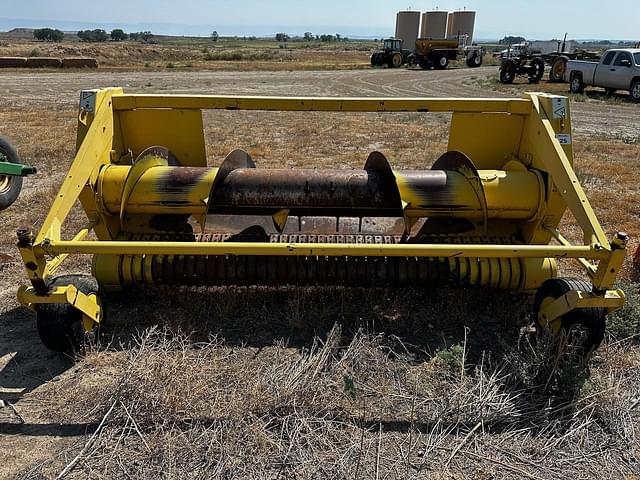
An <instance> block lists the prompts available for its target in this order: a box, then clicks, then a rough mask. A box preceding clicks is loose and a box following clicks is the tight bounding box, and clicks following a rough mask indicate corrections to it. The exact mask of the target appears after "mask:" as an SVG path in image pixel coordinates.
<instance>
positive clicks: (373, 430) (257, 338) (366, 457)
mask: <svg viewBox="0 0 640 480" xmlns="http://www.w3.org/2000/svg"><path fill="white" fill-rule="evenodd" d="M495 73H496V72H495V70H494V69H482V70H480V71H474V72H473V73H472V75H477V76H479V77H483V76H484V77H485V78H489V77H490V76H491V75H494V74H495ZM438 75H441V76H440V77H438ZM469 75H470V74H469V73H467V72H464V71H460V72H457V71H456V72H406V71H399V72H388V71H378V72H369V71H363V72H354V73H352V72H335V73H328V72H299V73H297V74H295V75H294V74H287V75H282V76H278V75H276V74H274V75H271V74H259V73H255V74H254V73H239V74H215V73H212V74H199V73H197V72H194V73H185V72H175V73H171V72H169V73H164V72H163V73H162V74H154V73H145V72H138V73H128V74H123V75H121V76H120V75H118V74H106V75H103V76H98V74H92V73H70V74H68V75H65V74H51V73H32V74H23V73H10V74H4V75H0V85H1V86H3V87H5V89H6V91H8V92H10V95H9V96H8V98H3V99H2V100H0V102H3V103H4V107H3V108H2V109H0V132H1V133H2V134H3V135H6V136H8V137H9V138H10V139H11V140H12V141H13V142H14V143H15V145H16V146H17V148H18V149H19V151H20V153H21V154H22V156H23V158H24V160H25V161H26V162H28V163H31V164H34V165H36V166H37V167H38V168H39V172H40V173H39V174H38V175H37V176H36V177H33V178H31V179H28V180H27V181H25V189H24V190H23V194H22V196H21V197H20V199H19V201H18V202H17V203H16V204H15V205H14V207H13V208H12V209H11V210H9V211H7V212H3V214H2V220H3V228H2V230H0V256H2V259H3V262H2V266H0V274H1V279H0V369H1V370H0V399H2V400H4V401H5V402H9V403H11V405H13V406H14V407H15V410H14V409H12V408H11V407H9V406H7V407H5V408H2V409H1V410H0V437H1V438H2V443H3V445H4V447H3V451H2V452H3V453H1V454H0V459H1V460H2V461H0V477H3V478H4V477H7V478H15V477H18V478H19V477H22V478H50V477H55V476H56V475H57V474H58V473H60V472H61V471H62V470H63V469H64V468H65V466H69V465H72V466H73V469H72V471H71V473H70V474H69V478H87V477H88V478H114V477H116V478H129V477H133V478H152V477H158V476H164V477H168V478H209V477H225V478H226V477H229V478H231V477H233V478H278V477H282V478H291V477H297V478H374V477H375V478H400V477H402V478H562V477H565V478H569V477H570V478H637V477H638V474H639V472H640V464H639V463H638V456H639V455H640V451H639V449H638V437H637V434H638V432H637V430H638V428H639V427H640V422H639V418H640V413H639V398H638V393H637V392H638V391H639V390H640V350H639V349H638V344H637V342H636V340H637V337H636V338H635V339H634V338H629V337H632V336H633V335H636V334H637V333H638V325H637V322H638V318H637V315H638V311H640V305H639V303H640V302H639V301H638V297H637V294H636V295H630V297H631V303H632V306H631V307H630V308H628V309H627V310H625V312H624V314H622V315H618V316H617V317H616V318H615V319H613V320H612V324H611V328H610V332H609V335H608V340H607V342H606V344H605V345H603V347H601V349H600V350H598V352H597V353H596V354H595V355H594V357H593V358H592V359H591V360H590V363H589V365H588V367H585V366H583V365H580V364H579V363H578V362H576V361H572V360H571V359H568V360H567V359H565V361H563V362H562V363H558V362H556V361H554V360H553V358H551V360H550V357H549V356H547V355H545V353H548V352H550V351H552V350H553V349H552V346H546V343H545V342H546V341H547V340H545V341H543V345H537V346H536V348H534V347H533V346H532V345H531V343H532V342H533V340H532V338H531V336H530V335H529V334H528V326H529V325H530V321H531V319H530V313H529V311H530V298H529V297H526V296H523V295H519V294H511V293H500V292H484V291H465V290H455V289H446V290H437V291H414V290H409V291H393V290H386V291H359V290H358V291H355V290H349V289H338V290H336V289H301V288H289V289H284V290H274V289H255V288H241V289H213V290H207V289H194V290H188V289H179V290H178V291H177V292H176V291H171V290H169V289H160V291H159V292H158V291H157V290H151V289H141V290H138V291H135V292H131V293H127V294H125V295H122V296H118V297H115V298H109V299H108V303H107V307H106V308H107V315H108V317H109V319H110V320H111V321H110V323H109V324H108V325H107V326H106V328H105V341H104V343H103V344H102V345H100V346H93V347H91V348H90V349H89V350H88V352H87V353H86V355H85V356H84V357H82V358H80V359H78V361H76V362H75V363H73V362H71V361H69V360H66V359H63V358H60V357H58V356H56V355H54V354H52V353H49V352H47V351H46V350H45V349H44V348H43V347H42V346H40V343H39V340H38V338H37V334H36V332H35V326H34V319H33V316H32V315H31V314H30V313H27V312H25V311H23V310H22V309H20V308H19V307H18V306H17V303H16V301H15V300H14V295H15V289H16V288H17V286H18V285H20V284H21V283H22V282H23V281H24V280H23V278H24V274H23V270H22V267H21V265H20V263H19V261H18V256H17V252H16V250H15V248H14V246H13V243H14V235H15V233H14V232H15V230H16V229H17V228H19V227H21V226H33V227H34V228H37V226H38V224H39V223H40V222H42V220H43V218H44V216H45V214H46V212H47V205H49V204H50V202H51V199H52V198H53V196H54V195H55V192H56V187H57V185H59V183H60V181H61V179H62V177H63V175H64V174H65V172H66V169H67V167H68V165H69V163H70V160H71V158H72V156H73V145H74V143H75V141H74V139H75V115H76V113H75V102H76V100H77V93H78V91H79V90H80V89H81V88H89V87H90V86H91V85H92V84H94V86H104V85H126V86H127V88H128V89H129V90H130V91H144V92H150V91H158V92H172V91H176V92H183V93H184V92H194V93H196V92H198V93H236V94H237V93H248V94H256V93H263V94H274V93H275V94H282V93H283V91H286V92H288V93H291V94H298V95H319V94H322V95H358V94H359V95H375V94H377V95H412V96H416V95H419V94H421V95H425V96H446V95H451V96H462V95H464V94H465V92H466V94H467V95H469V96H487V95H504V92H502V91H501V90H500V89H499V87H496V89H495V91H492V90H489V89H487V88H486V87H484V86H479V84H478V83H477V82H476V80H468V76H469ZM467 82H468V83H467ZM38 85H40V87H39V88H38ZM212 89H214V90H215V92H214V91H212ZM634 109H635V110H634ZM593 112H599V114H600V115H601V116H600V117H596V116H595V115H594V113H593ZM633 112H636V115H637V109H636V106H633V105H629V104H626V103H624V102H622V101H621V102H619V103H617V102H610V101H607V100H601V99H598V98H591V97H588V98H587V101H586V102H577V103H575V104H574V116H575V118H574V123H575V126H576V131H577V137H576V139H575V144H574V147H575V156H576V169H577V171H578V173H579V176H580V178H581V180H582V182H583V184H584V186H585V189H586V191H587V194H588V196H589V198H590V199H591V200H592V203H593V205H594V208H595V209H596V212H597V214H598V217H599V218H600V219H601V221H602V223H603V225H604V227H605V230H606V231H607V232H608V233H609V234H611V233H613V232H614V231H616V230H622V229H624V230H627V231H628V232H629V233H630V234H631V235H632V237H633V240H632V248H635V247H636V246H637V245H638V240H637V238H638V237H640V227H639V225H640V191H639V188H640V187H638V184H637V174H636V173H635V172H637V170H638V166H639V164H640V142H639V141H638V135H640V133H638V132H640V131H638V130H635V131H636V137H635V140H634V137H633V135H632V133H633V131H634V128H635V126H637V122H638V117H636V118H635V119H634V117H633ZM626 118H629V120H628V121H627V120H625V119H626ZM448 121H449V119H448V116H446V115H441V114H431V115H424V114H398V115H378V114H370V115H362V114H359V115H356V114H353V115H352V114H349V115H343V114H330V115H327V114H319V113H318V114H316V113H314V114H308V113H306V114H284V113H283V114H279V113H278V114H274V113H247V112H207V113H206V115H205V124H206V132H205V135H206V143H207V152H208V155H209V158H210V161H211V163H212V164H218V163H219V162H220V161H221V160H222V158H224V156H225V155H226V154H227V153H228V152H229V151H230V150H232V149H234V148H243V149H245V150H247V151H248V152H249V153H250V154H251V155H252V157H253V158H254V160H256V162H257V163H258V167H259V168H271V167H276V166H282V165H287V166H291V167H302V166H307V167H313V166H317V167H335V168H352V167H356V168H361V167H362V165H363V164H364V162H365V160H366V157H367V155H368V154H369V153H370V152H371V151H373V150H380V151H382V152H384V153H385V154H386V155H387V157H388V158H389V159H390V161H391V163H392V164H393V165H394V166H395V167H396V168H426V167H428V166H429V165H430V164H431V163H432V162H433V160H435V159H436V158H437V157H438V156H439V155H440V154H441V153H443V152H444V150H445V149H446V139H447V135H448ZM634 122H635V123H634ZM598 125H599V128H596V127H595V126H598ZM618 132H622V133H618ZM629 132H631V133H629ZM82 221H83V214H82V212H81V211H76V212H75V213H74V215H73V216H72V219H71V222H72V224H73V225H74V226H76V227H78V226H80V225H81V224H82ZM565 223H566V227H567V229H568V232H569V235H568V236H569V237H571V238H573V239H577V237H578V231H577V230H576V229H575V228H572V227H571V226H570V225H569V223H570V222H569V221H568V220H567V221H566V222H565ZM68 268H69V270H72V271H73V270H80V271H82V270H84V271H86V270H85V269H87V268H88V262H87V261H85V260H82V259H78V260H75V261H74V262H73V263H71V264H70V266H69V267H68ZM566 271H571V272H572V271H573V269H572V268H571V267H566ZM622 280H623V282H624V284H625V285H626V287H627V289H628V290H629V293H632V294H633V290H634V289H635V290H637V288H638V287H637V285H633V284H632V283H631V282H632V281H634V278H633V273H632V270H631V264H630V262H629V261H628V262H627V263H626V265H625V271H624V272H623V274H622ZM546 348H548V350H545V349H546ZM7 405H8V404H7ZM93 432H96V433H95V434H94V435H93V436H92V434H93Z"/></svg>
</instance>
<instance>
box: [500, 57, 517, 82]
mask: <svg viewBox="0 0 640 480" xmlns="http://www.w3.org/2000/svg"><path fill="white" fill-rule="evenodd" d="M516 70H517V68H516V64H515V62H514V61H513V60H505V61H504V62H503V63H502V66H501V67H500V83H504V84H510V83H513V80H514V79H515V78H516Z"/></svg>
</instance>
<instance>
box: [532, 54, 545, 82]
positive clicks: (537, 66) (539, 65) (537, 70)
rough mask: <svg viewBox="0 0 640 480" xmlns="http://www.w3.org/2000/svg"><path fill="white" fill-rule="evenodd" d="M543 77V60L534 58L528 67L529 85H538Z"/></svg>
mask: <svg viewBox="0 0 640 480" xmlns="http://www.w3.org/2000/svg"><path fill="white" fill-rule="evenodd" d="M543 76H544V60H542V59H541V58H537V57H536V58H534V59H532V60H531V63H530V65H529V83H539V82H540V80H542V77H543Z"/></svg>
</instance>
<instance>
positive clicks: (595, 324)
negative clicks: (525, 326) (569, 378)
mask: <svg viewBox="0 0 640 480" xmlns="http://www.w3.org/2000/svg"><path fill="white" fill-rule="evenodd" d="M570 290H579V291H583V292H585V291H586V292H590V291H591V290H592V285H591V283H589V282H586V281H584V280H582V279H579V278H552V279H550V280H547V281H545V282H544V283H543V284H542V286H541V287H540V288H539V289H538V291H537V292H536V297H535V300H534V302H533V318H534V319H535V320H536V322H537V321H538V313H539V312H540V305H541V304H542V301H543V300H544V299H545V298H549V297H552V298H560V297H561V296H562V295H564V294H565V293H567V292H569V291H570ZM560 322H561V323H560V328H562V329H563V330H565V331H567V332H569V331H570V330H571V329H572V328H573V327H574V326H578V325H579V326H581V327H583V328H584V329H585V330H586V331H587V337H586V339H585V340H584V343H583V344H582V345H581V348H582V349H583V354H585V355H586V354H588V353H590V352H592V351H593V350H595V349H596V348H598V347H599V346H600V344H601V343H602V340H603V339H604V333H605V328H606V321H605V310H604V308H595V307H594V308H577V309H575V310H572V311H570V312H569V313H567V314H566V315H564V316H563V317H562V318H561V319H560Z"/></svg>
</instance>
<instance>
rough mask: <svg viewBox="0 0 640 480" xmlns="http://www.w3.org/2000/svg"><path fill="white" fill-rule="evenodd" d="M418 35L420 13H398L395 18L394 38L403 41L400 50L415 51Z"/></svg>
mask: <svg viewBox="0 0 640 480" xmlns="http://www.w3.org/2000/svg"><path fill="white" fill-rule="evenodd" d="M419 33H420V12H412V11H407V12H398V15H397V16H396V38H401V39H402V40H403V43H402V48H406V49H407V50H415V48H416V40H417V39H418V35H419Z"/></svg>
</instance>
